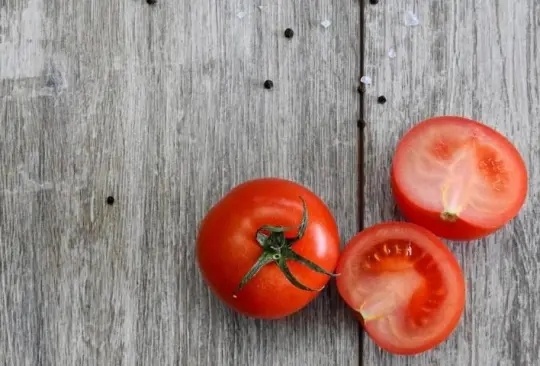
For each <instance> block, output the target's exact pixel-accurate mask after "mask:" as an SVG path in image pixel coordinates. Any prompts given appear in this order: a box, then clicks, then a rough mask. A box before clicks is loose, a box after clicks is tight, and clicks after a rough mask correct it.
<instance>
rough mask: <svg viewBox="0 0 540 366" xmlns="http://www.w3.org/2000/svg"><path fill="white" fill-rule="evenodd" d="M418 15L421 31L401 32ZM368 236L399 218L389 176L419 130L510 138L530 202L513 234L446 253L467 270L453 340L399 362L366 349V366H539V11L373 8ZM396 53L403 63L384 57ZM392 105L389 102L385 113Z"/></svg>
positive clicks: (502, 5)
mask: <svg viewBox="0 0 540 366" xmlns="http://www.w3.org/2000/svg"><path fill="white" fill-rule="evenodd" d="M407 10H412V11H414V12H415V13H417V14H418V17H419V19H420V22H421V24H420V25H419V26H417V27H405V26H404V21H403V17H404V13H405V12H406V11H407ZM366 32H367V33H366V44H367V46H366V49H367V53H366V59H365V65H366V73H367V74H369V75H370V76H372V77H373V85H372V86H371V87H370V88H368V91H367V95H366V120H367V123H368V126H367V128H366V156H365V159H366V177H367V182H366V196H365V197H366V224H368V225H370V224H374V223H376V222H379V221H381V220H389V219H392V218H394V217H395V216H394V215H395V212H394V207H393V204H392V201H391V200H390V199H389V197H390V194H391V193H390V187H389V179H388V168H389V166H390V161H391V155H392V151H393V148H394V147H395V145H396V143H397V141H398V139H399V138H400V137H401V136H402V135H403V133H404V132H405V131H406V130H407V129H408V128H409V127H411V126H412V125H413V124H414V123H416V122H418V121H420V120H422V119H425V118H428V117H430V116H434V115H443V114H454V115H463V116H468V117H471V118H474V119H478V120H481V121H484V122H485V123H487V124H489V125H491V126H493V127H495V128H496V129H498V130H499V131H501V132H503V133H504V134H505V135H507V136H508V137H509V138H510V139H511V140H512V141H513V142H514V143H515V144H516V146H517V148H518V149H519V150H520V152H521V153H522V154H523V157H524V159H525V161H526V163H527V165H528V168H529V174H530V187H529V188H530V192H529V196H528V201H527V203H526V206H525V208H524V209H523V211H522V212H521V214H520V215H519V217H518V218H517V219H516V220H514V221H513V222H512V223H511V224H510V225H508V226H507V227H505V228H504V229H503V230H502V231H500V232H498V233H496V234H495V235H493V236H491V237H489V238H487V239H485V240H482V241H479V242H474V243H466V244H464V243H449V246H450V247H451V249H452V250H453V252H454V253H455V254H456V256H457V258H458V260H459V262H460V263H461V265H462V266H463V269H464V272H465V275H466V281H467V283H468V289H467V292H468V293H467V303H466V310H465V314H464V317H463V319H462V321H461V324H460V325H459V328H458V329H457V331H456V332H455V333H454V334H453V335H452V336H451V338H450V339H449V340H448V341H447V342H446V343H444V344H443V345H441V346H440V347H438V348H437V349H436V350H433V351H431V352H429V353H426V354H424V355H421V356H417V357H410V358H406V357H392V356H390V355H388V354H386V353H384V352H381V351H379V350H378V349H377V348H376V347H375V346H374V344H373V343H372V342H371V341H370V340H369V339H366V341H365V342H364V346H365V350H364V354H365V359H364V364H365V365H370V366H371V365H385V366H390V365H537V364H539V363H540V338H539V337H540V332H539V329H540V317H539V316H538V307H539V306H540V282H539V281H538V274H539V273H538V271H539V264H538V263H539V259H540V247H539V246H538V243H539V241H538V237H539V234H540V223H539V222H538V217H539V215H540V183H539V182H540V171H539V166H540V150H539V149H540V128H539V127H538V126H539V125H538V115H539V112H540V92H539V82H540V54H539V50H540V43H539V42H540V3H539V2H538V1H535V0H523V1H503V0H499V1H490V0H462V1H458V2H455V1H431V2H426V1H408V2H403V1H399V0H386V1H383V2H381V3H380V4H379V5H376V6H371V5H369V4H367V5H366ZM390 47H394V48H395V49H396V52H397V57H396V58H395V59H390V58H389V57H388V56H387V53H388V49H389V48H390ZM381 94H384V95H385V96H386V97H387V99H388V102H387V103H386V104H385V105H378V104H377V101H376V99H377V96H378V95H381Z"/></svg>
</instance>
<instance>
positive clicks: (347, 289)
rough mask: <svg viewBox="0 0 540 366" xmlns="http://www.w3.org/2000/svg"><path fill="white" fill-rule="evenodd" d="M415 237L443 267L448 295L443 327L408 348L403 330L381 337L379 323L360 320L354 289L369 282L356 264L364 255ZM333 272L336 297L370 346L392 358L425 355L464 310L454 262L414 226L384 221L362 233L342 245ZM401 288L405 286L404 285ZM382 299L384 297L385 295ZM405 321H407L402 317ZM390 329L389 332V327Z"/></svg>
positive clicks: (460, 280)
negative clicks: (346, 307)
mask: <svg viewBox="0 0 540 366" xmlns="http://www.w3.org/2000/svg"><path fill="white" fill-rule="evenodd" d="M391 233H393V234H391ZM396 233H397V234H396ZM416 238H421V241H422V242H423V248H424V249H425V250H426V252H427V253H430V254H431V255H433V256H435V257H436V258H438V260H437V261H436V263H437V265H438V266H441V267H443V268H444V270H443V271H442V273H444V274H445V278H446V285H445V288H446V291H448V292H449V293H451V296H450V295H448V300H445V302H443V303H442V304H441V305H440V307H441V308H442V309H443V311H444V314H445V316H444V319H445V324H444V325H441V324H439V325H437V324H436V325H435V326H434V327H433V328H431V329H432V333H429V332H426V334H425V339H423V340H422V342H419V343H418V344H412V345H411V344H410V343H409V344H407V342H410V339H409V337H411V339H412V338H413V336H412V335H410V334H407V332H406V331H405V332H404V331H403V329H401V331H400V332H397V334H401V336H402V337H403V338H399V337H398V338H395V335H392V334H384V333H381V332H380V330H378V329H377V324H375V323H373V322H378V321H379V320H368V321H364V318H363V317H362V315H361V314H360V312H359V305H360V304H359V302H361V301H362V300H365V298H362V296H361V297H360V298H359V297H357V296H358V295H357V294H358V290H357V288H358V287H359V286H365V284H366V281H370V280H371V279H370V277H369V276H368V275H366V274H363V273H362V272H359V270H358V269H359V268H361V266H360V263H361V262H362V261H364V260H365V259H366V258H365V255H366V253H369V252H370V250H372V249H373V248H374V247H376V246H377V245H379V244H381V243H385V242H386V241H390V242H391V241H392V240H396V239H402V240H411V241H413V242H414V241H415V240H416ZM417 242H420V241H417ZM442 263H444V265H443V264H442ZM336 271H337V272H338V273H340V274H341V275H340V276H339V277H337V280H336V283H337V288H338V292H339V294H340V296H341V297H342V298H343V300H344V301H345V303H347V305H348V306H349V307H350V308H351V309H352V310H353V311H354V313H355V315H356V318H357V319H358V320H359V322H360V323H361V325H362V327H363V328H364V330H365V331H366V333H367V334H368V335H369V336H370V338H371V339H372V340H373V341H374V343H375V344H377V345H378V346H379V347H380V348H382V349H384V350H385V351H387V352H390V353H393V354H396V355H415V354H419V353H423V352H426V351H428V350H430V349H432V348H434V347H436V346H437V345H439V344H441V343H442V342H444V341H445V339H447V338H448V337H449V336H450V335H451V334H452V333H453V331H454V330H455V329H456V327H457V326H458V324H459V321H460V319H461V316H462V314H463V310H464V307H465V280H464V277H463V273H462V271H461V268H460V266H459V264H458V262H457V260H456V259H455V257H454V256H453V254H452V253H451V252H450V251H449V250H448V248H447V247H446V246H445V245H444V243H442V241H441V240H440V239H439V238H438V237H437V236H435V235H434V234H433V233H432V232H430V231H428V230H426V229H425V228H423V227H421V226H418V225H416V224H412V223H406V222H384V223H379V224H376V225H373V226H371V227H369V228H367V229H365V230H363V231H362V232H360V233H358V234H357V235H355V236H354V237H353V238H352V239H351V240H350V241H349V242H348V243H347V244H346V246H345V248H344V249H343V251H342V254H341V256H340V259H339V261H338V265H337V268H336ZM400 276H401V274H400ZM403 285H404V286H407V285H406V284H403ZM438 286H440V285H438ZM383 291H387V289H386V288H385V290H383ZM355 293H356V295H355ZM361 293H362V292H361ZM363 293H365V292H363ZM385 296H388V295H386V292H385ZM409 300H410V299H409ZM405 319H407V318H406V317H405ZM400 320H402V319H400ZM403 321H405V320H403ZM374 324H375V325H374ZM390 328H391V329H393V327H390ZM423 331H424V330H423V329H420V333H419V334H423ZM381 334H383V335H381ZM414 336H415V337H418V333H417V334H414Z"/></svg>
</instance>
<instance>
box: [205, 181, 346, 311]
mask: <svg viewBox="0 0 540 366" xmlns="http://www.w3.org/2000/svg"><path fill="white" fill-rule="evenodd" d="M339 252H340V247H339V234H338V229H337V225H336V222H335V220H334V218H333V216H332V214H331V212H330V210H329V209H328V207H327V206H326V205H325V204H324V203H323V201H322V200H321V199H320V198H319V197H317V196H316V195H315V194H314V193H313V192H311V191H310V190H308V189H307V188H305V187H303V186H301V185H299V184H297V183H295V182H292V181H288V180H284V179H279V178H261V179H255V180H250V181H247V182H245V183H243V184H240V185H239V186H237V187H235V188H234V189H232V190H231V191H230V192H229V193H228V194H227V195H225V197H223V198H222V199H221V200H220V201H219V202H218V203H217V204H216V205H215V206H214V207H212V208H211V210H210V211H209V212H208V214H207V215H206V217H205V218H204V219H203V221H202V224H201V226H200V229H199V233H198V238H197V244H196V256H197V261H198V266H199V268H200V271H201V274H202V277H203V278H204V280H205V281H206V283H207V284H208V285H209V287H210V289H211V290H212V291H213V292H214V293H215V294H216V295H217V296H218V297H219V298H220V299H221V300H222V301H223V302H224V303H225V304H227V305H228V306H229V307H231V308H232V309H234V310H236V311H238V312H240V313H242V314H245V315H247V316H250V317H255V318H262V319H276V318H282V317H285V316H288V315H290V314H292V313H294V312H296V311H298V310H300V309H301V308H303V307H305V306H306V305H307V304H308V303H309V302H310V301H311V300H313V299H314V298H315V297H316V296H317V295H318V294H319V291H320V290H321V289H322V288H323V287H324V286H325V285H326V284H327V283H328V280H329V279H330V277H331V276H333V274H332V271H333V270H334V269H335V267H336V264H337V261H338V257H339Z"/></svg>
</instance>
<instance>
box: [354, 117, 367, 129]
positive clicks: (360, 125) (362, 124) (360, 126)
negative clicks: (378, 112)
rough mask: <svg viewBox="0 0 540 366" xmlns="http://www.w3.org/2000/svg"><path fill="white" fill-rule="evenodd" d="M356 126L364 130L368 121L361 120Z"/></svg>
mask: <svg viewBox="0 0 540 366" xmlns="http://www.w3.org/2000/svg"><path fill="white" fill-rule="evenodd" d="M356 125H357V126H358V128H362V129H363V128H364V127H366V121H364V120H363V119H359V120H358V122H356Z"/></svg>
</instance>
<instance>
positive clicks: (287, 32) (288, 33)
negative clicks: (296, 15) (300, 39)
mask: <svg viewBox="0 0 540 366" xmlns="http://www.w3.org/2000/svg"><path fill="white" fill-rule="evenodd" d="M293 36H294V31H293V30H292V29H291V28H287V29H285V37H287V38H292V37H293Z"/></svg>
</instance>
